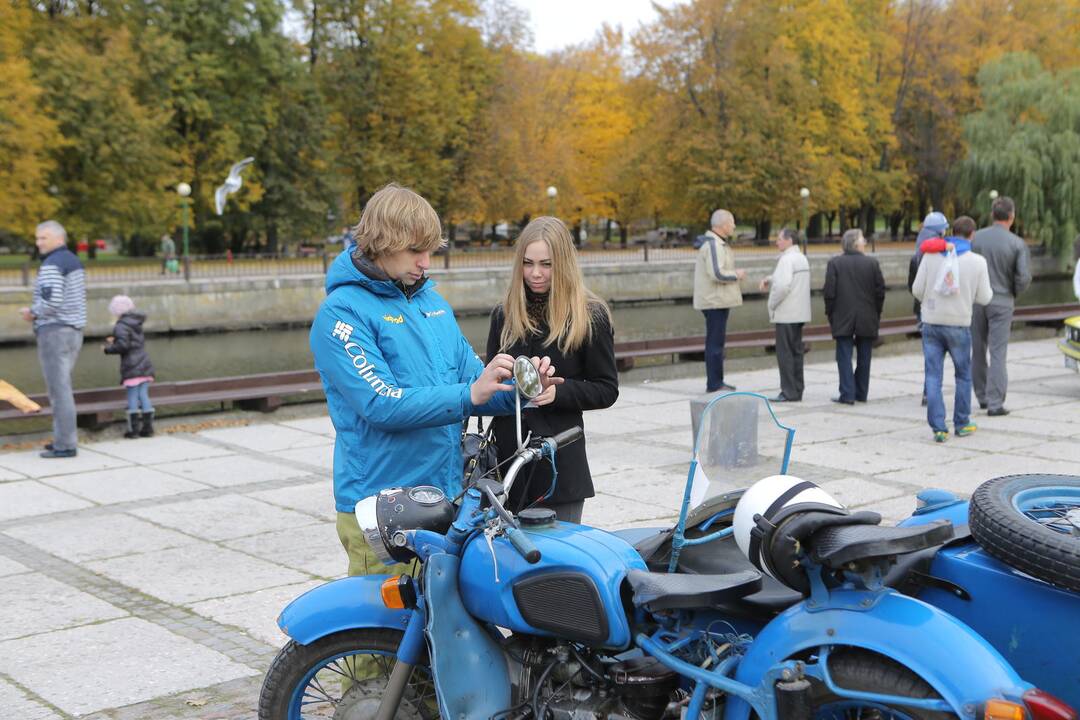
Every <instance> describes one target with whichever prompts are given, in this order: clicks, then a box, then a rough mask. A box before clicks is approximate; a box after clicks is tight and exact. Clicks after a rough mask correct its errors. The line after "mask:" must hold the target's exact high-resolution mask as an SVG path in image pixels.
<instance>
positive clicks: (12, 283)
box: [0, 243, 911, 287]
mask: <svg viewBox="0 0 1080 720" xmlns="http://www.w3.org/2000/svg"><path fill="white" fill-rule="evenodd" d="M890 248H891V249H895V250H898V251H899V250H904V249H907V250H910V249H911V244H910V243H891V244H890ZM733 249H734V251H735V252H736V253H737V254H738V255H739V256H740V257H752V256H755V255H757V256H763V257H772V256H774V255H775V254H776V250H775V249H774V248H771V247H768V246H762V245H736V246H734V247H733ZM697 252H698V251H697V250H696V249H695V248H694V247H692V246H690V245H677V246H670V245H652V244H647V243H631V244H629V245H626V246H622V245H618V244H612V245H609V246H608V247H606V248H604V247H589V246H586V247H584V248H581V249H579V250H578V260H579V262H580V263H581V264H582V265H584V266H600V265H615V266H617V265H630V264H635V263H643V262H680V263H692V262H693V261H694V259H695V258H696V257H697ZM810 252H811V253H812V254H814V255H831V254H835V253H837V252H839V246H838V245H813V246H811V248H810ZM335 255H336V251H331V252H330V253H325V252H320V253H313V254H308V255H304V256H299V257H296V256H292V257H288V256H283V255H268V254H262V255H232V256H229V255H192V256H190V257H186V258H177V262H176V263H173V264H172V265H171V267H170V266H167V265H166V263H165V261H164V260H162V259H161V258H109V259H107V260H86V261H85V262H84V265H85V267H86V276H87V282H88V283H112V282H153V283H163V282H164V283H173V282H178V283H179V282H193V281H198V280H210V279H220V278H230V277H235V278H245V277H275V278H276V277H286V276H298V275H319V274H325V272H326V268H327V267H328V266H329V264H330V263H331V262H332V261H333V258H334V257H335ZM513 260H514V249H513V248H512V247H465V248H461V247H455V248H444V249H442V250H439V251H438V252H437V253H435V255H434V256H433V257H432V259H431V266H432V268H433V269H436V270H438V269H443V270H466V269H489V268H492V269H493V268H508V267H510V265H511V263H513ZM38 266H39V265H38V263H36V262H34V263H31V262H30V261H29V260H26V261H24V262H23V263H22V264H21V265H15V264H9V265H6V266H0V287H30V286H31V285H32V284H33V282H34V278H35V276H36V275H37V268H38Z"/></svg>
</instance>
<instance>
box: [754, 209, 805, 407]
mask: <svg viewBox="0 0 1080 720" xmlns="http://www.w3.org/2000/svg"><path fill="white" fill-rule="evenodd" d="M776 249H777V250H779V251H780V260H779V261H778V262H777V263H776V269H775V270H773V274H772V275H771V276H769V277H767V278H764V279H763V280H762V281H761V283H760V284H759V285H758V288H759V289H760V290H761V291H762V292H765V291H766V290H768V291H769V321H770V322H772V323H773V324H774V325H775V326H776V364H777V367H779V369H780V394H779V395H777V396H776V397H774V398H772V402H799V401H800V400H802V394H803V387H804V385H805V383H804V382H803V340H802V330H803V325H804V324H806V323H808V322H810V263H809V262H807V260H806V256H805V255H803V254H802V253H801V252H799V246H798V244H797V243H796V234H795V231H794V230H792V229H791V228H783V229H782V230H780V232H779V233H777V235H776Z"/></svg>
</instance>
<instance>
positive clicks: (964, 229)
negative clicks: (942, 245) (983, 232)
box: [952, 215, 977, 240]
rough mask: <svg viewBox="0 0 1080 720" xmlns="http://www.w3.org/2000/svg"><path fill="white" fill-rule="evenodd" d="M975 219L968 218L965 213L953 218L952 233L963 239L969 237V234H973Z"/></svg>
mask: <svg viewBox="0 0 1080 720" xmlns="http://www.w3.org/2000/svg"><path fill="white" fill-rule="evenodd" d="M976 227H977V226H976V225H975V221H974V220H972V219H971V218H969V217H968V216H967V215H961V216H960V217H958V218H956V219H955V220H953V224H952V229H953V235H956V236H957V237H962V238H964V239H965V240H968V239H971V236H972V235H974V234H975V228H976Z"/></svg>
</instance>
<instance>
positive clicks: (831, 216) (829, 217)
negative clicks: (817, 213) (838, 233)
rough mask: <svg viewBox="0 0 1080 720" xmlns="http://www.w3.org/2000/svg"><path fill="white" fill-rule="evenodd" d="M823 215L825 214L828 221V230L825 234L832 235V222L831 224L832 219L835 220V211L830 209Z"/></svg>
mask: <svg viewBox="0 0 1080 720" xmlns="http://www.w3.org/2000/svg"><path fill="white" fill-rule="evenodd" d="M824 215H825V219H826V220H828V221H829V232H828V234H827V237H832V234H833V233H832V224H833V221H835V220H836V211H835V210H832V211H830V212H827V213H824Z"/></svg>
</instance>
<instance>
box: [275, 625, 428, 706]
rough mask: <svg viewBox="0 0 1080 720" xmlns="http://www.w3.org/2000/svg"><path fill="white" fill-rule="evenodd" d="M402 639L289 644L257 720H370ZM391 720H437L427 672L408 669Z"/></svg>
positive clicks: (372, 631)
mask: <svg viewBox="0 0 1080 720" xmlns="http://www.w3.org/2000/svg"><path fill="white" fill-rule="evenodd" d="M401 635H402V634H401V632H399V631H396V630H386V629H379V628H365V629H358V630H346V631H344V632H339V633H334V634H333V635H327V636H326V637H324V638H320V639H318V640H316V641H315V642H313V643H311V644H309V645H301V644H299V643H297V642H295V641H292V640H290V641H289V643H288V644H287V645H286V646H285V647H283V648H282V649H281V652H279V653H278V654H277V657H276V658H274V662H273V663H272V664H271V665H270V669H269V670H267V672H266V678H265V679H264V680H263V686H262V691H261V692H260V693H259V720H308V719H315V718H318V720H327V719H328V718H331V719H332V720H374V718H375V715H376V713H377V712H378V710H379V703H380V702H381V699H382V694H383V690H384V689H385V688H386V683H387V681H388V680H389V678H390V671H391V670H393V668H394V663H395V662H396V660H395V655H396V653H397V648H398V645H399V643H400V642H401ZM394 717H395V718H398V719H399V720H436V718H438V717H439V710H438V703H437V701H436V698H435V688H434V686H433V685H432V683H431V676H430V674H429V673H428V670H427V668H426V667H420V666H417V667H415V668H414V669H413V672H412V676H411V677H410V678H409V683H408V685H407V686H406V688H405V694H404V696H403V697H402V699H401V704H400V705H399V706H398V711H397V714H396V715H395V716H394Z"/></svg>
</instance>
